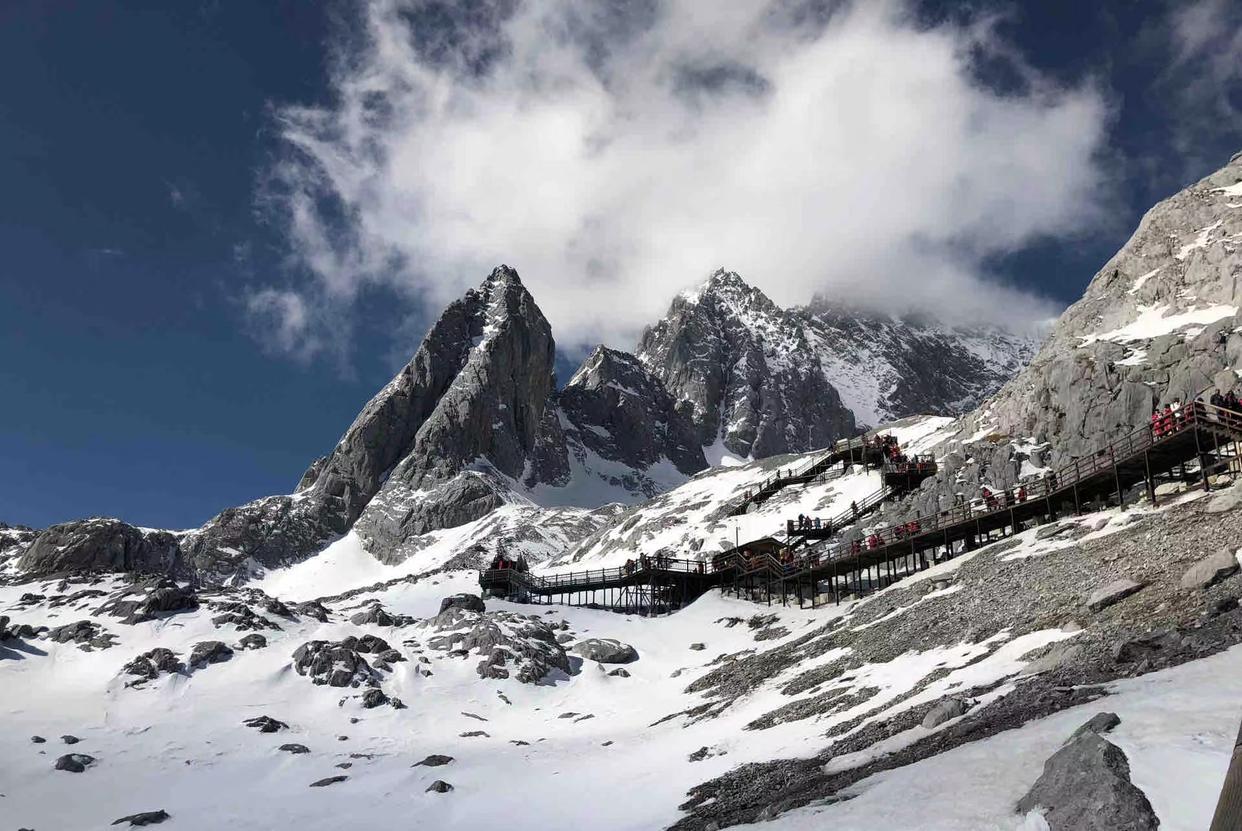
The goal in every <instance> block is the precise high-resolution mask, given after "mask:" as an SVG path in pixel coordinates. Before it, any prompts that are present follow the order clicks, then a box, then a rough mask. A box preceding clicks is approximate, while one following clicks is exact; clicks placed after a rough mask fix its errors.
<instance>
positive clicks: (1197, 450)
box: [1192, 424, 1212, 491]
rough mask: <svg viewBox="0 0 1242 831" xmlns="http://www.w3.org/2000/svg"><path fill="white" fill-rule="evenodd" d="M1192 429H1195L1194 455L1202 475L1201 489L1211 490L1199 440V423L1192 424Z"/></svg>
mask: <svg viewBox="0 0 1242 831" xmlns="http://www.w3.org/2000/svg"><path fill="white" fill-rule="evenodd" d="M1192 429H1193V430H1194V431H1195V456H1197V457H1198V459H1199V475H1200V476H1201V477H1203V489H1204V490H1205V491H1210V490H1212V485H1211V483H1210V482H1208V473H1207V465H1205V464H1204V463H1203V447H1202V446H1201V443H1200V442H1199V425H1197V424H1196V425H1193V426H1192Z"/></svg>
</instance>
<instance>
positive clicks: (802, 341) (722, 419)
mask: <svg viewBox="0 0 1242 831" xmlns="http://www.w3.org/2000/svg"><path fill="white" fill-rule="evenodd" d="M638 358H639V360H640V361H642V362H643V364H644V365H645V366H646V367H647V368H648V369H649V370H650V371H651V372H652V374H654V375H655V376H656V377H657V378H659V379H660V380H661V381H663V382H664V385H665V386H666V387H667V388H668V390H669V392H670V393H671V394H672V395H673V397H674V398H676V399H677V402H678V407H679V409H681V410H682V412H684V413H685V415H686V416H687V417H688V418H689V420H690V422H691V424H692V425H693V426H694V429H695V432H696V433H697V435H698V440H699V442H700V444H702V445H704V446H707V447H713V448H718V449H715V450H713V451H712V453H713V455H715V454H716V453H718V452H719V448H723V449H724V450H727V451H728V452H730V453H733V454H735V455H737V456H742V457H748V456H753V457H756V458H758V457H762V456H771V455H774V454H777V453H786V452H790V451H794V450H806V449H810V448H814V447H823V446H824V445H827V444H829V443H830V442H832V441H835V440H836V439H838V438H840V437H842V436H845V435H849V434H851V433H853V432H854V429H855V424H854V416H853V415H852V414H851V413H850V411H849V410H848V409H847V408H846V407H845V406H844V405H843V404H842V403H841V397H840V395H839V394H838V393H837V391H836V389H834V388H833V386H832V384H830V383H829V382H828V381H827V379H826V376H825V374H824V368H823V365H822V364H821V363H820V360H819V357H818V355H817V354H816V353H815V351H814V350H813V349H812V345H811V342H810V339H809V338H808V336H807V333H806V331H805V328H804V326H803V325H801V323H800V321H798V320H797V319H796V318H794V317H792V316H790V315H789V314H787V313H786V312H784V311H783V310H782V309H780V308H779V307H777V306H776V304H774V303H773V302H772V301H771V300H769V299H768V298H767V297H766V296H765V295H764V294H763V293H762V292H760V291H759V290H758V289H755V288H752V287H751V286H748V285H747V284H746V283H745V282H744V281H743V280H742V279H741V278H740V277H739V276H738V275H736V274H734V273H732V272H727V271H723V270H722V271H717V272H716V273H715V274H713V275H712V276H711V277H710V278H709V279H708V281H707V282H706V283H704V284H703V285H702V286H701V287H699V288H698V289H696V290H693V291H689V292H684V293H682V294H680V295H678V296H677V298H675V299H674V300H673V304H672V306H671V307H670V309H669V312H668V315H667V316H666V317H665V318H664V319H663V320H661V321H660V322H659V323H657V324H656V325H655V326H653V327H650V328H648V329H647V330H646V331H645V332H644V333H643V336H642V339H641V340H640V342H639V345H638Z"/></svg>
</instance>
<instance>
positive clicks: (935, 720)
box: [923, 698, 968, 730]
mask: <svg viewBox="0 0 1242 831" xmlns="http://www.w3.org/2000/svg"><path fill="white" fill-rule="evenodd" d="M967 709H968V707H967V704H966V702H965V701H963V700H962V699H960V698H946V699H944V700H943V701H938V702H936V704H934V705H933V706H932V708H931V709H930V710H928V711H927V715H925V716H923V726H924V727H926V728H927V729H929V730H930V729H932V728H933V727H939V726H940V725H942V724H944V723H945V722H946V721H949V720H950V719H955V718H958V717H959V716H964V715H966V710H967Z"/></svg>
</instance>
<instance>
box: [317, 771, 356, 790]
mask: <svg viewBox="0 0 1242 831" xmlns="http://www.w3.org/2000/svg"><path fill="white" fill-rule="evenodd" d="M348 779H349V777H348V776H346V775H345V774H339V775H337V776H328V777H325V778H323V779H316V780H315V781H314V782H311V783H310V786H311V787H312V788H326V787H328V786H329V785H335V784H337V783H338V782H345V781H346V780H348Z"/></svg>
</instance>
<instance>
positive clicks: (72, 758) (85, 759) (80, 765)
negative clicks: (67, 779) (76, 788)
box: [55, 753, 95, 773]
mask: <svg viewBox="0 0 1242 831" xmlns="http://www.w3.org/2000/svg"><path fill="white" fill-rule="evenodd" d="M93 764H95V757H94V756H88V755H87V754H85V753H66V754H65V755H64V756H61V757H60V758H59V759H57V760H56V765H55V768H56V770H64V771H68V772H69V773H82V772H83V771H84V770H86V769H87V768H88V767H90V766H91V765H93Z"/></svg>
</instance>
